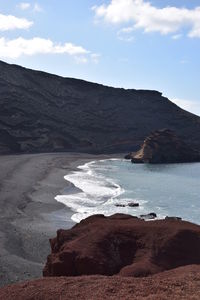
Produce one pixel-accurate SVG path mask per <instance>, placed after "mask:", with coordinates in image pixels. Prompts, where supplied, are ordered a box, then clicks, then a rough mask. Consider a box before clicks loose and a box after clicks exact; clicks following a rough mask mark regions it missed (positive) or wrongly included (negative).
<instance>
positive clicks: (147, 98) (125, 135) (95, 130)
mask: <svg viewBox="0 0 200 300" xmlns="http://www.w3.org/2000/svg"><path fill="white" fill-rule="evenodd" d="M0 106H1V110H0V154H6V153H7V154H10V153H41V152H58V151H73V152H87V153H109V152H110V153H120V152H121V153H122V152H124V153H125V152H129V151H137V150H138V149H139V147H140V145H141V144H142V142H143V141H144V139H145V137H147V136H148V135H149V134H150V133H151V132H152V131H155V130H159V129H161V128H169V129H171V130H174V131H175V132H176V133H177V135H178V136H180V137H181V138H182V139H183V141H187V142H188V143H189V144H191V145H192V146H193V147H195V148H197V149H198V150H200V117H198V116H195V115H194V114H191V113H189V112H187V111H184V110H183V109H181V108H180V107H178V106H177V105H175V104H174V103H173V102H171V101H170V100H169V99H167V98H166V97H163V96H162V93H160V92H157V91H149V90H135V89H127V90H125V89H122V88H112V87H107V86H103V85H100V84H95V83H91V82H86V81H84V80H78V79H73V78H63V77H59V76H55V75H51V74H48V73H45V72H40V71H34V70H30V69H26V68H23V67H20V66H17V65H10V64H6V63H4V62H0Z"/></svg>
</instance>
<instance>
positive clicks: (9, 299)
mask: <svg viewBox="0 0 200 300" xmlns="http://www.w3.org/2000/svg"><path fill="white" fill-rule="evenodd" d="M0 299H1V300H69V299H70V300H77V299H79V300H91V299H95V300H102V299H104V300H116V299H117V300H125V299H126V300H133V299H134V300H169V299H173V300H199V299H200V266H197V265H192V266H186V267H180V268H177V269H173V270H170V271H166V272H163V273H159V274H156V275H153V276H149V277H144V278H131V277H120V276H111V277H106V276H99V275H96V276H81V277H53V278H49V277H48V278H43V279H38V280H35V281H30V282H25V283H21V284H16V285H12V286H7V287H4V288H2V289H0Z"/></svg>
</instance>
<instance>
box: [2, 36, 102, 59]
mask: <svg viewBox="0 0 200 300" xmlns="http://www.w3.org/2000/svg"><path fill="white" fill-rule="evenodd" d="M37 54H67V55H70V56H72V57H74V58H75V60H76V62H77V63H86V62H88V61H92V62H95V60H97V59H98V57H99V56H98V54H95V53H91V52H90V51H88V50H86V49H85V48H83V47H82V46H77V45H74V44H72V43H64V44H56V43H54V42H52V41H51V40H50V39H43V38H39V37H35V38H32V39H24V38H22V37H19V38H16V39H11V40H10V39H6V38H4V37H2V38H0V58H1V59H2V58H3V59H5V58H11V59H17V58H19V57H21V56H22V55H28V56H32V55H37Z"/></svg>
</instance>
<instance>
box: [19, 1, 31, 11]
mask: <svg viewBox="0 0 200 300" xmlns="http://www.w3.org/2000/svg"><path fill="white" fill-rule="evenodd" d="M17 7H19V8H20V9H21V10H27V9H29V8H30V7H31V4H30V3H29V2H21V3H19V4H18V5H17Z"/></svg>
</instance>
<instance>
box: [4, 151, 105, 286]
mask: <svg viewBox="0 0 200 300" xmlns="http://www.w3.org/2000/svg"><path fill="white" fill-rule="evenodd" d="M101 158H102V159H103V158H108V156H103V155H101V156H95V155H89V154H77V153H59V154H58V153H55V154H26V155H10V156H0V286H4V285H6V284H10V283H14V282H19V281H23V280H27V279H32V278H37V277H41V274H42V269H43V266H44V263H45V260H46V257H47V255H48V254H49V253H50V247H49V238H51V237H53V236H55V234H56V230H57V229H59V228H65V229H67V228H70V227H71V226H73V225H74V223H73V221H72V220H71V215H72V212H71V211H70V210H69V209H67V208H66V207H65V206H64V205H62V204H61V203H58V202H56V200H55V199H54V197H55V196H56V195H57V194H62V193H63V192H65V193H67V192H71V189H73V186H72V185H71V184H70V183H69V182H67V181H66V180H64V178H63V176H64V175H66V174H67V173H69V172H70V171H73V170H74V169H75V168H76V167H77V166H78V165H81V164H84V163H86V162H88V161H90V160H95V159H101Z"/></svg>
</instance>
